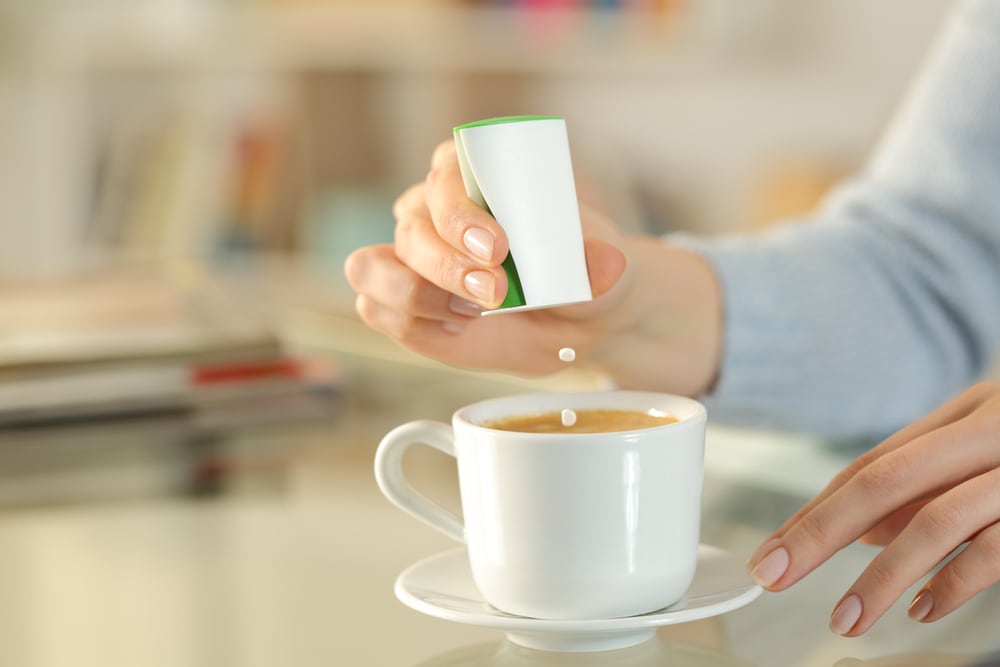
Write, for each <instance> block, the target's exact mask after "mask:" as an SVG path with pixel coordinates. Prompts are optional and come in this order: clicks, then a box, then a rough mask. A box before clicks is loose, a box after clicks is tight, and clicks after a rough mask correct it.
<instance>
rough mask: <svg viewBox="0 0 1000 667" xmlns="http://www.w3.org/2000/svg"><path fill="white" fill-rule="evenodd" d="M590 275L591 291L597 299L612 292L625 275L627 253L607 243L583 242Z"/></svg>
mask: <svg viewBox="0 0 1000 667" xmlns="http://www.w3.org/2000/svg"><path fill="white" fill-rule="evenodd" d="M583 249H584V253H585V254H586V257H587V273H588V274H589V275H590V291H591V292H593V294H594V298H597V297H599V296H601V295H602V294H604V293H605V292H607V291H608V290H610V289H611V288H612V287H614V286H615V284H616V283H617V282H618V279H619V278H621V277H622V274H624V273H625V253H623V252H622V251H621V250H619V249H618V248H616V247H615V246H613V245H611V244H610V243H608V242H607V241H602V240H600V239H596V238H588V239H585V240H584V242H583Z"/></svg>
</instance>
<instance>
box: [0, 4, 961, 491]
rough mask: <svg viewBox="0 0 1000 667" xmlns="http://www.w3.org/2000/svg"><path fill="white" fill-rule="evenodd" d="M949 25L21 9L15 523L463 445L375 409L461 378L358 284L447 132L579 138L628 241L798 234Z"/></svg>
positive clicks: (2, 12) (406, 9)
mask: <svg viewBox="0 0 1000 667" xmlns="http://www.w3.org/2000/svg"><path fill="white" fill-rule="evenodd" d="M952 4H953V3H952V2H950V1H945V0H931V1H927V2H921V3H912V2H907V1H906V0H877V1H872V0H813V1H811V2H806V3H802V2H793V1H792V0H589V1H584V0H366V1H365V2H360V1H351V0H0V147H2V153H0V204H2V207H0V211H2V214H0V445H4V446H3V447H0V459H2V461H0V477H2V478H3V479H4V480H6V481H2V480H0V503H3V502H5V501H4V500H3V499H4V498H8V501H6V502H9V504H11V505H19V506H20V505H31V504H33V503H39V502H55V501H57V500H60V499H61V500H66V499H69V500H73V499H78V498H86V497H91V496H94V495H95V494H96V495H97V496H100V497H104V496H107V497H120V496H128V495H129V494H131V493H134V494H139V495H142V494H143V493H145V492H147V491H148V490H149V489H150V488H155V489H160V490H163V489H168V490H171V491H177V490H181V491H183V492H188V491H191V490H192V489H193V490H195V491H197V490H198V489H202V488H203V487H206V485H207V488H214V486H218V481H219V479H220V478H221V477H223V476H224V474H223V473H224V472H226V471H230V470H231V469H233V466H230V465H229V463H231V459H232V458H233V456H232V455H231V452H230V453H229V454H226V455H223V454H220V453H219V448H220V447H222V446H221V445H219V443H220V442H227V439H226V437H223V436H222V435H220V434H231V433H232V432H234V430H236V431H238V430H240V428H241V427H245V426H246V425H247V424H250V425H253V426H252V428H253V429H256V428H257V425H258V424H260V423H261V422H263V421H266V420H268V419H272V420H275V421H277V422H280V423H284V422H285V421H287V420H289V419H291V420H296V419H300V418H303V417H308V416H312V417H318V418H323V419H325V418H330V417H331V415H334V414H337V412H336V411H337V410H340V411H341V412H343V413H349V414H350V410H351V408H350V407H348V408H345V407H344V406H345V405H346V406H351V405H353V406H354V407H355V408H357V406H358V405H363V406H367V408H366V409H367V410H368V413H366V414H369V413H370V414H379V415H383V420H382V421H379V420H377V419H376V420H375V421H374V422H373V421H372V420H371V419H369V420H368V421H364V422H363V423H364V424H366V425H367V426H366V427H365V428H368V429H369V431H370V432H369V431H366V436H365V438H368V439H370V440H371V441H376V440H377V437H378V435H380V431H381V429H382V427H383V426H384V425H385V423H386V420H393V421H399V420H400V418H401V417H405V416H406V413H407V412H412V413H413V415H414V416H435V415H445V416H446V415H447V414H449V413H450V411H451V410H452V409H453V408H455V407H457V403H458V402H465V401H464V398H465V396H467V393H465V392H466V389H465V388H462V389H457V390H455V391H454V394H455V396H458V397H459V398H457V399H456V400H453V401H449V400H448V398H449V396H450V395H449V394H447V392H445V394H444V395H443V396H442V395H435V394H433V392H432V393H431V394H429V395H423V394H422V396H424V399H423V400H422V401H421V400H417V399H416V397H414V396H413V395H411V394H408V393H406V391H405V390H403V395H402V398H401V403H402V406H399V405H396V404H391V405H392V407H391V408H384V409H379V408H378V407H376V408H372V405H375V406H378V405H383V404H381V403H379V400H381V399H378V400H376V399H374V398H372V396H378V395H381V394H379V392H382V393H383V394H388V395H392V394H393V392H394V391H396V390H398V389H399V387H400V386H401V385H400V381H399V379H398V378H399V377H405V374H406V371H405V370H400V369H401V368H404V367H406V368H422V369H428V368H431V369H434V370H433V372H435V373H439V374H440V375H439V376H436V377H439V378H449V379H452V380H453V379H454V378H456V377H462V378H464V376H461V375H460V374H456V373H457V372H455V371H451V370H449V369H443V368H440V367H437V366H435V365H434V364H433V363H431V362H427V361H426V360H420V359H416V358H414V357H413V355H410V354H408V353H406V352H404V351H402V350H400V349H398V348H395V347H394V346H393V345H391V344H389V343H387V342H386V341H384V340H382V339H381V338H380V337H379V336H377V335H374V334H372V333H371V332H369V331H367V330H366V329H365V328H364V327H362V326H361V325H360V323H359V322H358V321H357V320H356V318H355V317H354V315H353V295H352V294H350V292H349V290H347V289H346V286H345V284H344V280H343V277H342V271H341V266H342V263H343V260H344V258H345V257H346V256H347V254H348V253H349V252H350V251H351V250H353V249H354V248H356V247H358V246H360V245H363V244H368V243H372V242H377V241H386V240H390V239H391V237H392V228H393V219H392V215H391V206H392V202H393V199H394V198H395V197H396V195H397V194H398V193H400V192H401V191H402V190H403V189H404V188H405V187H406V186H407V185H409V184H411V183H413V182H415V181H417V180H419V179H421V178H423V176H424V174H425V172H426V169H427V165H428V162H429V156H430V154H431V151H432V150H433V148H434V146H435V145H436V144H437V143H438V142H440V141H441V140H443V139H446V138H448V137H449V136H450V133H451V128H452V127H453V126H454V125H457V124H461V123H466V122H470V121H474V120H478V119H482V118H487V117H493V116H501V115H508V114H544V115H560V116H564V117H565V118H566V120H567V124H568V127H569V131H570V142H571V146H572V150H573V157H574V163H575V168H576V171H577V176H578V180H579V191H580V194H581V196H582V197H584V198H586V199H588V200H590V201H591V202H593V203H594V204H595V205H597V206H598V207H600V208H602V209H604V210H605V211H607V212H609V213H610V214H611V215H612V217H613V218H615V219H616V220H617V221H618V222H619V223H620V224H621V225H622V226H623V227H625V228H626V229H630V230H635V231H646V232H652V233H657V232H665V231H669V230H676V229H681V230H690V231H696V232H700V233H705V234H719V233H724V232H728V231H733V230H747V229H755V228H760V227H763V226H766V225H770V224H778V223H780V222H781V221H784V220H787V219H789V218H793V217H794V216H795V215H797V214H800V213H802V212H804V211H808V210H809V208H810V207H811V206H812V205H813V204H814V203H815V202H816V200H817V199H818V198H819V197H820V196H822V194H823V192H824V191H825V190H826V189H827V188H828V187H829V186H830V185H831V183H833V182H835V181H836V180H837V179H838V178H840V177H842V176H844V175H845V174H849V173H850V172H851V171H852V170H854V169H856V168H857V167H858V166H859V165H860V164H861V163H862V161H863V160H864V158H865V156H866V155H867V154H868V152H869V151H870V150H871V148H872V146H873V144H874V142H875V141H876V140H877V138H878V136H879V134H880V131H881V130H882V128H883V127H884V126H885V124H886V123H887V121H888V119H889V118H890V116H891V114H892V111H893V109H894V108H895V106H896V104H897V102H898V101H899V99H900V97H901V96H902V95H903V93H904V92H905V90H906V87H907V85H908V83H909V81H910V79H911V76H912V75H913V74H914V72H915V71H916V70H917V69H918V67H919V64H920V62H921V60H922V58H923V57H924V56H925V54H926V52H927V50H928V48H929V46H930V44H931V40H932V38H933V36H934V34H935V32H936V31H937V29H938V28H939V27H940V26H941V25H942V22H943V20H944V17H945V15H946V14H947V12H948V10H949V8H950V7H951V5H952ZM352 360H353V361H352ZM373 360H374V361H373ZM383 362H385V363H389V364H390V365H389V366H386V367H384V369H383V375H384V376H385V377H381V376H380V375H379V372H377V371H373V369H372V366H371V364H372V363H383ZM392 364H395V365H392ZM428 372H430V371H428ZM473 377H474V379H468V378H465V379H461V380H454V381H455V382H457V383H458V384H457V386H458V387H464V385H463V384H462V383H463V382H466V383H472V386H473V387H474V388H475V390H477V391H480V392H485V393H489V391H492V390H489V391H487V390H486V389H485V387H487V386H489V384H488V383H489V381H496V382H497V383H499V384H497V385H496V386H495V390H496V391H510V390H511V386H512V385H511V384H510V383H515V385H514V386H517V387H522V386H525V383H526V384H528V385H530V386H540V385H538V383H535V384H534V385H531V383H530V382H528V381H523V383H522V384H517V383H518V382H522V381H521V380H517V379H511V378H505V379H502V380H501V379H496V378H493V380H488V379H487V378H489V377H490V376H487V375H485V374H479V375H477V376H473ZM553 381H554V382H555V383H556V384H559V383H563V384H564V385H565V384H567V383H568V384H569V385H570V386H574V387H576V386H581V385H587V383H589V382H591V379H589V378H585V377H580V376H573V375H567V376H566V377H562V376H560V377H559V378H556V379H555V380H553ZM413 382H414V383H421V382H423V383H426V377H425V376H420V375H418V376H415V377H414V380H413ZM442 382H444V381H443V380H442ZM445 384H446V383H445ZM402 386H406V383H405V382H404V383H402ZM441 386H444V385H441ZM448 386H450V385H448ZM366 388H367V391H368V393H365V392H366ZM345 397H346V398H345ZM351 401H354V403H351ZM366 401H367V402H366ZM428 413H433V414H428ZM178 415H180V416H183V417H184V420H182V421H183V423H184V424H185V426H184V427H183V428H179V427H173V426H171V427H170V428H166V427H162V425H161V426H158V427H157V428H159V429H160V430H158V431H157V430H155V429H154V431H155V433H156V434H158V435H148V436H147V435H143V436H141V437H139V436H136V435H135V434H136V430H135V429H136V428H139V425H146V424H149V423H150V422H149V419H148V418H150V417H156V418H161V417H164V416H170V417H171V418H173V417H177V416H178ZM192 415H193V417H192ZM386 415H387V416H386ZM126 418H127V419H129V420H131V421H129V422H128V423H129V427H128V429H126V430H124V431H122V432H121V433H120V434H119V436H117V439H116V438H109V437H108V436H106V435H105V431H103V430H101V429H103V428H105V427H107V426H108V425H109V424H111V425H114V424H119V423H121V421H122V420H123V419H126ZM192 420H193V421H194V422H197V423H198V426H197V427H193V426H191V423H192ZM168 421H169V420H168ZM152 423H159V422H157V421H156V420H155V419H154V420H153V422H152ZM169 423H171V424H175V423H176V422H175V421H169ZM338 423H340V424H343V423H344V422H343V421H340V422H338ZM359 423H362V422H359ZM206 424H207V426H206ZM372 424H374V425H372ZM84 425H85V426H86V428H87V429H91V430H93V429H97V431H96V432H97V433H98V434H99V435H95V436H93V440H94V441H95V442H96V443H99V444H98V445H95V446H94V447H90V448H87V447H83V446H82V445H81V444H80V442H81V440H85V438H82V436H81V435H80V434H81V433H82V432H83V431H81V429H83V428H84ZM56 427H58V428H56ZM143 427H145V426H143ZM178 429H179V430H178ZM245 430H246V428H243V431H245ZM87 432H90V431H87ZM52 433H56V434H61V435H59V437H54V436H52V435H51V434H52ZM164 433H166V435H164ZM259 433H260V431H259V430H254V434H255V435H259ZM178 434H182V435H178ZM60 438H62V439H60ZM137 439H141V440H147V439H148V440H150V441H160V440H164V441H168V442H171V443H174V444H171V445H170V447H167V448H166V449H165V450H163V451H159V450H156V448H155V447H153V446H151V445H150V446H145V447H134V446H132V443H134V442H135V441H136V440H137ZM178 439H179V440H180V441H182V445H180V446H175V444H176V443H175V441H177V440H178ZM276 440H278V441H281V442H286V441H287V439H282V438H276ZM24 442H31V443H33V444H31V446H30V447H29V446H27V445H24V444H23V443H24ZM43 442H44V443H48V444H47V445H45V446H42V444H39V443H43ZM60 443H61V444H60ZM114 443H117V444H114ZM241 446H242V445H241ZM256 446H257V445H253V446H248V447H246V448H244V449H245V450H246V451H251V450H252V451H257V450H254V449H253V447H256ZM277 450H278V451H281V452H286V453H287V451H288V449H287V447H285V446H284V445H280V446H277ZM366 451H367V450H366ZM98 452H105V454H106V455H105V456H104V458H102V457H101V456H100V455H98ZM125 452H127V456H126V455H125ZM150 452H154V454H151V453H150ZM4 457H6V458H4ZM129 457H131V458H129ZM237 458H238V457H237ZM124 459H128V460H129V464H128V466H131V467H128V466H125V464H124V463H121V462H122V461H123V460H124ZM241 460H242V459H241ZM249 460H250V461H251V463H252V464H248V465H247V466H245V467H244V468H239V466H236V468H239V469H250V470H258V469H267V468H268V465H263V464H261V465H257V464H258V463H260V461H261V460H266V461H271V459H268V458H267V457H264V459H261V457H260V456H256V457H253V456H251V457H250V459H249ZM4 461H5V463H4ZM112 461H113V462H116V463H117V464H120V465H119V468H121V469H122V470H125V469H128V470H131V471H132V472H130V473H124V472H123V473H121V474H117V473H115V472H114V470H115V469H113V468H109V467H108V466H109V465H110V462H112ZM178 461H179V462H180V463H178ZM171 466H173V467H171ZM227 466H228V467H227ZM81 468H87V469H88V470H89V471H90V474H91V476H92V481H91V482H90V483H87V484H83V483H81V484H78V485H77V486H78V487H79V491H78V492H75V491H71V490H70V489H73V488H76V487H74V486H73V485H71V484H69V483H68V482H67V481H66V480H67V479H69V477H67V475H70V473H73V474H74V475H75V477H73V479H77V478H79V477H80V475H79V474H78V473H79V472H80V469H81ZM53 470H58V471H60V474H63V473H65V474H64V475H63V476H62V477H60V476H58V475H56V476H55V477H53V476H52V475H53ZM170 470H172V471H173V472H171V473H170V474H169V475H166V473H164V471H170ZM136 471H140V472H136ZM165 475H166V477H165ZM165 478H167V479H170V480H172V481H171V482H170V484H168V485H166V486H165V484H166V483H165V482H163V480H164V479H165ZM47 479H54V480H57V481H53V482H49V483H43V482H44V480H47ZM213 485H214V486H213Z"/></svg>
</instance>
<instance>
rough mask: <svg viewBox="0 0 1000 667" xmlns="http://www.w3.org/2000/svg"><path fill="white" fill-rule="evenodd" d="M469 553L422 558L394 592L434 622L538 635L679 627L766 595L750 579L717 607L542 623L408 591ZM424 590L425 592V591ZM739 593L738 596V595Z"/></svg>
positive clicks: (708, 554)
mask: <svg viewBox="0 0 1000 667" xmlns="http://www.w3.org/2000/svg"><path fill="white" fill-rule="evenodd" d="M466 553H467V550H466V548H465V547H456V548H453V549H448V550H445V551H442V552H438V553H436V554H433V555H431V556H427V557H425V558H422V559H421V560H419V561H417V562H415V563H413V564H412V565H410V566H409V567H407V568H406V569H405V570H403V571H402V572H401V573H400V574H399V576H397V577H396V581H395V584H394V585H393V591H394V593H395V595H396V597H397V598H398V599H399V601H400V602H402V603H403V604H405V605H406V606H408V607H410V608H411V609H414V610H416V611H419V612H421V613H423V614H427V615H428V616H433V617H435V618H440V619H444V620H447V621H452V622H455V623H462V624H465V625H475V626H480V627H488V628H495V629H499V630H505V631H520V632H538V633H555V632H558V633H577V632H580V633H584V632H619V631H626V632H627V631H630V630H631V631H634V630H639V629H642V628H656V627H661V626H666V625H676V624H680V623H688V622H692V621H698V620H702V619H705V618H710V617H713V616H718V615H721V614H725V613H728V612H730V611H734V610H736V609H739V608H741V607H744V606H746V605H748V604H749V603H751V602H753V601H754V600H756V599H757V598H758V597H760V595H761V594H762V593H763V591H764V589H763V588H761V587H760V586H759V585H757V584H754V583H753V582H752V580H751V579H750V577H749V575H747V584H746V586H742V587H738V588H731V589H729V590H726V591H718V592H712V593H709V594H707V595H725V594H726V593H729V592H733V594H732V596H731V597H727V598H725V599H723V600H720V601H718V602H715V603H711V604H707V605H704V606H701V607H695V608H688V607H686V606H682V607H680V608H677V607H678V606H679V605H686V604H687V599H686V598H685V599H683V600H681V601H680V602H678V603H675V604H673V605H671V606H669V607H665V608H663V609H660V610H657V611H652V612H648V613H646V614H640V615H637V616H625V617H620V618H587V619H543V618H531V617H528V616H514V615H511V614H506V613H504V612H501V611H499V610H497V611H496V612H495V613H492V614H491V613H484V612H463V611H458V610H455V609H449V608H446V607H442V606H439V605H436V604H434V603H432V602H429V601H427V600H425V599H424V598H421V597H418V596H417V595H416V594H414V593H412V592H411V591H410V590H409V587H408V585H407V581H408V580H409V579H410V578H412V577H413V575H414V573H415V572H419V571H420V570H421V569H423V568H426V567H428V566H430V565H431V564H434V563H437V562H438V561H441V560H448V559H456V558H462V559H465V558H467V556H466ZM717 556H725V557H729V558H734V556H733V554H732V553H730V552H729V551H726V550H725V549H721V548H719V547H715V546H711V545H708V544H699V545H698V562H699V563H700V562H702V561H703V560H705V559H707V558H712V557H717ZM697 576H698V573H697V570H696V571H695V578H697ZM423 590H426V588H424V589H423ZM736 591H739V592H736ZM476 601H477V602H484V603H485V600H483V599H482V598H481V597H480V598H477V599H476Z"/></svg>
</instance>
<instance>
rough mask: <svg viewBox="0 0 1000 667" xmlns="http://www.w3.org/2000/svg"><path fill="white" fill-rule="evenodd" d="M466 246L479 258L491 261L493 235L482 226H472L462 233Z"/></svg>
mask: <svg viewBox="0 0 1000 667" xmlns="http://www.w3.org/2000/svg"><path fill="white" fill-rule="evenodd" d="M462 241H464V242H465V247H466V248H468V249H469V252H471V253H472V254H473V255H475V256H476V257H478V258H479V259H483V260H486V261H489V260H490V259H492V258H493V235H492V234H490V233H489V232H488V231H486V230H485V229H482V228H481V227H470V228H469V229H467V230H465V234H463V235H462Z"/></svg>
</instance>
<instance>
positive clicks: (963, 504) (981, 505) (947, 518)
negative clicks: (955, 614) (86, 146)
mask: <svg viewBox="0 0 1000 667" xmlns="http://www.w3.org/2000/svg"><path fill="white" fill-rule="evenodd" d="M998 518H1000V470H991V471H990V472H987V473H984V474H981V475H979V476H977V477H974V478H972V479H970V480H968V481H965V482H963V483H961V484H959V485H958V486H956V487H954V488H953V489H951V490H950V491H948V492H946V493H943V494H941V495H940V496H938V497H937V498H935V499H934V500H932V501H931V502H929V503H927V505H925V506H924V507H923V508H922V509H921V510H920V511H918V512H917V513H916V514H915V515H914V517H913V520H912V521H910V523H909V524H907V526H906V528H904V529H903V530H902V531H901V532H900V534H899V536H898V537H897V538H896V539H895V540H893V541H892V542H891V543H890V544H889V545H888V546H887V547H886V548H885V549H884V550H883V551H882V552H881V553H880V554H879V555H878V556H877V557H876V558H875V559H874V560H873V561H872V562H871V564H870V565H869V566H868V567H867V568H866V569H865V571H864V572H863V573H862V574H861V576H860V577H858V579H857V581H856V582H855V583H854V585H853V586H851V589H850V591H849V592H848V594H847V595H845V596H844V599H843V600H842V601H841V604H840V605H838V607H837V609H840V607H841V606H842V605H843V603H844V601H846V600H848V599H849V598H851V597H852V596H853V597H856V598H857V599H858V600H859V601H860V602H861V605H860V613H859V614H858V615H857V617H856V618H854V622H853V623H847V621H848V620H850V619H841V620H842V621H843V622H842V623H841V624H840V626H839V627H833V624H831V628H832V629H834V630H835V631H837V632H839V633H840V634H848V635H856V634H861V633H863V632H865V631H867V630H868V628H870V627H871V625H872V624H873V623H874V622H875V621H876V620H878V618H879V617H881V616H882V614H884V613H885V611H886V610H887V609H888V608H889V607H890V606H892V604H893V603H894V602H895V601H896V600H897V599H898V598H899V596H900V595H902V594H903V593H904V592H905V591H906V589H907V588H909V587H910V586H911V585H913V583H914V582H916V581H917V580H919V579H920V578H921V577H923V576H924V575H925V574H927V573H928V572H929V571H930V570H932V569H933V568H934V567H935V566H936V565H937V564H938V563H940V562H941V560H942V559H944V558H945V557H946V556H947V555H948V554H949V553H951V552H952V551H953V550H954V549H955V548H956V547H958V546H959V545H961V544H962V543H963V542H965V541H967V540H969V539H970V537H972V536H974V535H975V537H974V538H973V539H972V541H971V542H970V544H969V545H968V547H967V548H966V549H965V550H964V551H963V552H962V553H961V554H959V555H958V556H956V557H955V558H954V559H952V560H951V561H950V562H949V563H947V564H946V565H944V566H943V567H942V569H941V570H940V571H939V572H938V573H937V574H936V575H935V576H934V577H933V578H932V579H931V581H930V582H929V583H928V585H927V587H926V588H925V589H924V590H922V591H921V592H920V593H919V594H918V595H917V596H915V598H914V602H913V603H912V604H911V607H910V615H911V616H913V617H914V618H916V620H931V619H936V618H940V617H941V616H944V615H945V614H946V613H948V612H950V611H952V610H954V609H955V608H957V607H958V606H960V605H961V604H962V603H963V602H965V601H967V600H968V599H969V598H971V597H972V596H973V595H975V594H976V593H978V592H980V591H981V590H983V589H984V588H986V587H987V586H989V585H990V584H992V583H993V582H995V581H996V580H997V578H998V577H1000V527H998V526H997V524H996V521H997V519H998ZM836 616H837V613H836V611H835V612H834V618H836Z"/></svg>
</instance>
